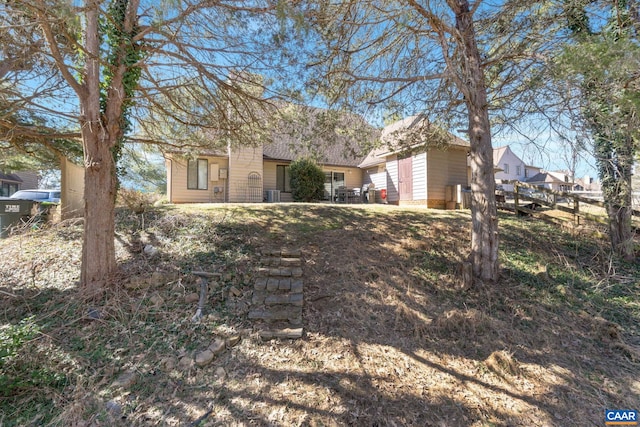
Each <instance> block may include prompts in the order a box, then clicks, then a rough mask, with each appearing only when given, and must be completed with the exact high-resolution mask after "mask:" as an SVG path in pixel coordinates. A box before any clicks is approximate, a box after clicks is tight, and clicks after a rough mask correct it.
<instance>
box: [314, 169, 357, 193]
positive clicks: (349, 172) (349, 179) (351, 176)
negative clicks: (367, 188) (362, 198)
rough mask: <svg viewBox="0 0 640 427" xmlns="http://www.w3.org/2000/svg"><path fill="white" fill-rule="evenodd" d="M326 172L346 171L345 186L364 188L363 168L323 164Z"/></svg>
mask: <svg viewBox="0 0 640 427" xmlns="http://www.w3.org/2000/svg"><path fill="white" fill-rule="evenodd" d="M322 170H323V171H324V172H342V173H344V186H345V187H347V188H362V182H363V181H362V170H361V169H358V168H350V167H341V166H326V165H322Z"/></svg>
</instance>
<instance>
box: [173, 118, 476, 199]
mask: <svg viewBox="0 0 640 427" xmlns="http://www.w3.org/2000/svg"><path fill="white" fill-rule="evenodd" d="M300 108H303V109H304V110H305V111H306V113H307V114H308V115H310V116H311V117H312V118H311V119H309V120H305V122H308V123H311V122H313V121H316V122H318V121H321V122H324V121H326V120H325V119H323V118H322V115H324V114H331V113H330V112H327V111H326V110H320V109H313V108H310V107H300ZM308 123H307V124H305V126H303V127H305V128H306V131H302V132H297V133H296V132H294V133H291V132H288V131H283V130H282V129H278V130H276V131H274V132H273V133H272V137H271V140H272V142H268V143H265V144H256V145H255V146H237V147H236V146H227V147H225V148H221V149H220V148H218V149H210V150H201V151H199V152H198V153H197V154H196V155H193V156H190V157H189V156H186V155H185V153H184V152H180V151H177V150H176V151H172V152H166V153H165V163H166V166H167V197H168V199H169V201H170V202H171V203H223V202H262V201H264V200H276V199H277V200H280V201H283V202H287V201H292V200H293V198H292V195H291V187H290V185H289V165H290V163H291V162H292V161H293V160H295V159H297V158H300V157H305V156H309V157H312V158H314V159H315V160H316V161H317V162H318V164H319V165H320V166H321V167H322V169H323V171H324V173H325V192H324V198H325V200H328V201H333V200H334V195H335V194H336V190H337V189H338V188H339V187H347V188H356V189H361V188H362V187H363V186H368V185H369V184H374V185H375V189H376V190H377V192H376V193H377V200H378V201H382V200H381V197H380V196H381V194H382V190H385V192H386V194H387V199H386V200H388V201H389V202H390V203H397V204H421V205H425V206H428V207H440V208H444V207H445V201H446V196H445V187H446V186H448V185H456V184H460V185H463V186H466V185H467V172H466V159H467V153H468V150H469V144H468V143H467V142H466V141H463V140H461V139H459V138H455V137H453V136H452V135H451V134H449V133H447V132H443V131H441V130H438V132H436V133H438V134H440V135H445V136H446V139H447V140H446V141H445V142H443V143H441V144H436V143H433V144H432V145H429V144H428V143H427V142H428V141H425V140H424V139H423V137H425V136H429V133H428V132H423V131H424V130H427V129H428V130H429V131H430V132H432V133H433V131H434V130H435V129H436V128H435V126H428V122H427V121H426V119H425V118H424V117H422V116H415V117H410V118H407V119H405V120H401V121H399V122H397V123H394V124H392V125H390V126H388V127H387V128H385V129H384V130H383V132H382V134H383V140H386V142H385V146H384V147H383V148H378V149H375V150H373V151H371V152H369V153H367V152H363V151H362V150H361V149H360V146H362V142H367V143H368V145H372V143H373V142H375V141H377V140H379V138H380V133H379V132H378V131H377V130H376V129H374V128H373V127H371V126H370V125H367V124H365V123H364V121H363V120H362V119H361V118H354V117H353V116H344V115H343V117H342V118H339V119H338V124H339V125H340V126H336V127H335V129H336V131H335V132H334V131H331V132H326V131H325V132H316V130H314V126H309V124H308ZM282 127H283V128H284V127H286V126H282ZM440 139H442V138H440ZM276 194H277V196H276Z"/></svg>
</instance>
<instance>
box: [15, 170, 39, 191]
mask: <svg viewBox="0 0 640 427" xmlns="http://www.w3.org/2000/svg"><path fill="white" fill-rule="evenodd" d="M15 175H17V176H18V177H19V178H20V179H21V180H22V184H20V187H19V188H18V189H19V190H31V189H36V188H39V186H38V178H39V177H38V172H34V171H26V172H15Z"/></svg>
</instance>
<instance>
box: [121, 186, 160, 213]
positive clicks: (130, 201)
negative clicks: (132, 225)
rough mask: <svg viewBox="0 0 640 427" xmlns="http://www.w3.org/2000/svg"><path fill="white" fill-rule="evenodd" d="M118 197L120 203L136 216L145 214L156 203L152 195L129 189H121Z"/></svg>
mask: <svg viewBox="0 0 640 427" xmlns="http://www.w3.org/2000/svg"><path fill="white" fill-rule="evenodd" d="M118 197H119V201H120V203H121V204H123V205H124V206H126V207H127V208H128V209H129V210H131V212H133V213H135V214H141V213H144V211H145V210H147V209H148V208H149V207H150V206H151V205H152V204H153V202H154V200H153V195H152V194H150V193H143V192H142V191H139V190H132V189H128V188H119V189H118Z"/></svg>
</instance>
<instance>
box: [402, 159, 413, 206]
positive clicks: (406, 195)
mask: <svg viewBox="0 0 640 427" xmlns="http://www.w3.org/2000/svg"><path fill="white" fill-rule="evenodd" d="M398 193H400V201H403V200H413V160H412V157H411V155H409V156H408V157H404V158H400V159H398Z"/></svg>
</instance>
